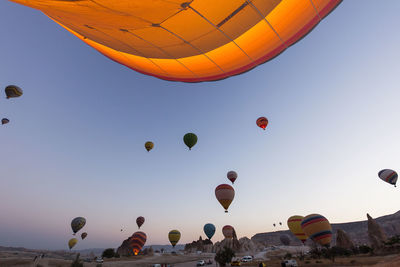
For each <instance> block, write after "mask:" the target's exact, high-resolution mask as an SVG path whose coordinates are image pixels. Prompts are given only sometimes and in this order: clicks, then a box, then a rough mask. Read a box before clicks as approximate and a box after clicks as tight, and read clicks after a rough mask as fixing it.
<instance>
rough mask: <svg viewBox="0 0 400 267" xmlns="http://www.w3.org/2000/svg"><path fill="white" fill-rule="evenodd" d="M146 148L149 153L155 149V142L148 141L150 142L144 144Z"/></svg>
mask: <svg viewBox="0 0 400 267" xmlns="http://www.w3.org/2000/svg"><path fill="white" fill-rule="evenodd" d="M144 147H145V148H146V150H147V152H149V151H150V150H152V149H153V147H154V144H153V142H150V141H148V142H146V143H145V144H144Z"/></svg>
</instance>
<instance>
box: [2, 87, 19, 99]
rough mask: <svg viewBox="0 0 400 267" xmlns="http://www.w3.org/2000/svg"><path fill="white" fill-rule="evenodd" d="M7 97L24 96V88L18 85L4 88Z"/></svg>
mask: <svg viewBox="0 0 400 267" xmlns="http://www.w3.org/2000/svg"><path fill="white" fill-rule="evenodd" d="M4 91H5V93H6V97H7V98H14V97H20V96H22V94H23V92H22V89H21V88H19V87H18V86H16V85H9V86H7V87H6V89H4Z"/></svg>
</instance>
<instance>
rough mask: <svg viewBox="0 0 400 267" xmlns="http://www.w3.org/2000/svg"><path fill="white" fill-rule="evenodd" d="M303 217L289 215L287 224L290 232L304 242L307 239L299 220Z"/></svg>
mask: <svg viewBox="0 0 400 267" xmlns="http://www.w3.org/2000/svg"><path fill="white" fill-rule="evenodd" d="M303 218H304V217H303V216H300V215H294V216H291V217H290V218H289V219H288V220H287V225H288V227H289V230H290V232H292V234H294V236H295V237H297V238H298V239H299V240H300V241H301V242H303V244H304V242H306V240H307V236H306V234H305V233H304V231H303V229H302V228H301V221H302V220H303Z"/></svg>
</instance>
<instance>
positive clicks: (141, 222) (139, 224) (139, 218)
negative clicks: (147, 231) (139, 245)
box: [136, 216, 144, 229]
mask: <svg viewBox="0 0 400 267" xmlns="http://www.w3.org/2000/svg"><path fill="white" fill-rule="evenodd" d="M143 223H144V217H143V216H139V217H137V218H136V224H137V226H138V227H139V229H140V226H142V225H143Z"/></svg>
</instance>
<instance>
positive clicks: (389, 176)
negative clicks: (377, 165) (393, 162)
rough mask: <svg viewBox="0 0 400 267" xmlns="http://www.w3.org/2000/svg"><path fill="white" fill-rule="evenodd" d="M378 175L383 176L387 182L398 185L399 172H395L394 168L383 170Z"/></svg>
mask: <svg viewBox="0 0 400 267" xmlns="http://www.w3.org/2000/svg"><path fill="white" fill-rule="evenodd" d="M378 176H379V178H381V179H382V180H383V181H385V182H386V183H389V184H391V185H394V186H395V187H396V183H397V178H398V175H397V172H395V171H394V170H391V169H384V170H381V171H380V172H379V173H378Z"/></svg>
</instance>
